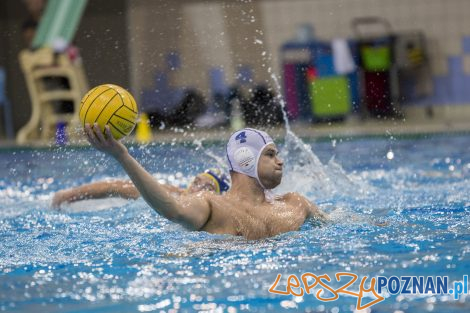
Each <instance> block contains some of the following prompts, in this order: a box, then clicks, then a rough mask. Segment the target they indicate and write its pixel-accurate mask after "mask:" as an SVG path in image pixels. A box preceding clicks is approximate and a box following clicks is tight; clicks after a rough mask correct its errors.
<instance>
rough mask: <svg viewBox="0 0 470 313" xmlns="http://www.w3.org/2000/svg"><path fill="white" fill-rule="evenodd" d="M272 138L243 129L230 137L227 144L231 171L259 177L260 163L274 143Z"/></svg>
mask: <svg viewBox="0 0 470 313" xmlns="http://www.w3.org/2000/svg"><path fill="white" fill-rule="evenodd" d="M273 142H274V141H273V140H272V139H271V137H270V136H269V135H268V134H267V133H265V132H264V131H261V130H257V129H253V128H243V129H240V130H238V131H236V132H234V133H233V134H232V136H230V139H229V140H228V143H227V159H228V164H229V168H230V170H231V171H234V172H238V173H242V174H245V175H248V176H250V177H253V178H256V180H257V181H258V182H259V184H260V185H261V186H262V187H263V188H264V186H263V184H262V183H261V181H260V180H259V177H258V161H259V157H260V156H261V152H262V151H263V149H264V148H265V147H266V146H267V145H269V144H271V143H273Z"/></svg>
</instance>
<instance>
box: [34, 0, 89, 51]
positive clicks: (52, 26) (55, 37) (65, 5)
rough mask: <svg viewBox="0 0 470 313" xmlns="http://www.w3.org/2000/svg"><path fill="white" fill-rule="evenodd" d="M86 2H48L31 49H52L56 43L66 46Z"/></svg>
mask: <svg viewBox="0 0 470 313" xmlns="http://www.w3.org/2000/svg"><path fill="white" fill-rule="evenodd" d="M86 4H87V0H49V1H47V6H46V9H45V11H44V14H43V16H42V17H41V20H40V21H39V28H38V30H37V32H36V35H35V36H34V39H33V44H32V48H41V47H53V45H54V44H55V43H56V42H57V41H61V42H62V43H64V44H66V45H68V44H70V43H71V42H72V40H73V37H74V36H75V33H76V32H77V28H78V24H79V23H80V19H81V18H82V15H83V11H84V10H85V7H86Z"/></svg>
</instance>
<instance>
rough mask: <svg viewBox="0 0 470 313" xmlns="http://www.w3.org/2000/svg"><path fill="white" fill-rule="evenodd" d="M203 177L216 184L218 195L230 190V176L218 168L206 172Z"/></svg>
mask: <svg viewBox="0 0 470 313" xmlns="http://www.w3.org/2000/svg"><path fill="white" fill-rule="evenodd" d="M202 175H204V176H207V177H209V178H210V179H211V180H212V181H213V182H214V185H215V188H216V192H217V193H219V194H221V193H223V192H226V191H227V190H229V188H230V180H229V178H228V176H227V175H225V173H223V172H222V171H221V170H219V169H218V168H210V169H208V170H205V171H204V173H202Z"/></svg>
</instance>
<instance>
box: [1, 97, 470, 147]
mask: <svg viewBox="0 0 470 313" xmlns="http://www.w3.org/2000/svg"><path fill="white" fill-rule="evenodd" d="M291 129H292V131H293V132H294V133H295V134H297V135H298V136H299V137H304V138H314V139H322V138H354V137H364V136H407V135H426V134H440V133H468V134H470V106H468V105H462V106H448V107H442V108H437V109H436V108H433V110H432V112H431V111H429V110H428V109H426V108H423V107H411V108H408V109H407V110H406V111H405V118H397V119H390V118H389V119H386V120H383V119H373V118H367V119H361V118H360V117H358V116H351V117H349V118H348V119H347V120H345V121H343V122H335V123H305V122H304V123H302V122H296V123H291ZM266 130H268V132H269V133H270V134H271V135H272V136H273V137H274V138H282V137H283V136H284V134H285V127H283V126H278V127H272V128H268V129H266ZM231 132H232V130H231V129H230V128H221V127H218V128H215V129H194V128H192V129H168V130H154V131H153V139H152V141H153V142H161V143H171V142H175V143H182V142H194V141H195V140H203V141H220V140H226V139H227V138H228V137H229V136H230V134H231ZM79 139H80V140H71V141H70V142H71V144H72V145H74V146H81V145H87V144H88V143H87V142H86V141H85V140H84V138H79ZM125 142H126V143H130V144H135V143H137V142H136V140H135V137H134V136H129V137H128V138H125ZM53 145H54V142H53V141H39V140H37V141H34V142H30V143H29V144H27V145H23V146H26V147H51V146H53ZM14 147H20V146H19V145H17V144H16V142H15V141H13V140H0V148H14Z"/></svg>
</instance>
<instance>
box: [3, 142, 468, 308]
mask: <svg viewBox="0 0 470 313" xmlns="http://www.w3.org/2000/svg"><path fill="white" fill-rule="evenodd" d="M306 144H307V147H305V146H304V147H301V148H299V149H295V147H294V146H293V144H292V142H289V141H287V142H286V143H284V145H283V144H281V145H280V147H281V150H282V148H283V146H285V145H287V146H289V153H287V154H286V153H285V152H284V157H285V158H287V160H286V161H287V164H286V166H287V169H286V172H287V173H286V175H287V176H286V177H285V179H284V181H283V184H282V186H281V187H280V191H283V190H297V191H300V192H302V193H304V194H306V196H307V197H308V198H309V199H311V200H314V201H316V203H318V204H319V205H320V207H322V208H323V209H324V210H325V211H327V212H329V213H331V214H332V216H333V220H334V222H333V223H331V224H328V225H326V226H323V227H318V226H317V225H313V224H311V223H306V224H305V225H304V226H303V227H302V229H301V230H299V231H296V232H291V233H287V234H282V235H279V236H276V237H274V238H268V239H265V240H259V241H246V240H244V239H242V238H237V237H231V236H219V235H211V234H207V233H199V232H188V231H185V230H183V229H182V228H181V227H179V226H177V225H175V224H172V223H170V222H168V221H166V220H165V219H163V218H161V217H159V216H158V215H157V214H156V213H154V212H153V211H152V210H151V209H150V208H149V207H148V206H147V205H146V204H145V203H144V201H143V200H141V199H140V200H137V201H130V202H127V201H119V200H111V199H109V200H104V201H91V202H87V201H85V202H81V203H78V204H75V205H74V206H70V207H66V208H64V209H63V210H62V211H56V210H53V209H51V208H49V202H50V198H51V195H52V194H53V192H54V191H57V190H59V189H61V188H67V187H71V186H75V185H79V184H81V183H86V182H91V181H96V180H100V179H103V178H107V177H116V176H118V177H124V172H123V171H122V169H121V168H120V167H119V166H118V165H117V163H116V162H115V161H113V160H111V159H110V158H108V157H105V156H104V155H102V154H100V153H98V152H96V151H94V150H92V149H86V148H63V149H25V150H1V151H0V160H1V169H0V177H1V178H0V310H1V311H15V312H33V311H35V312H39V311H41V312H79V311H83V310H88V311H90V312H148V311H155V312H160V311H165V312H177V311H181V312H194V311H216V312H240V311H242V312H243V311H246V312H248V311H250V312H284V311H285V312H348V311H354V310H355V308H356V300H357V299H356V298H354V297H352V296H346V295H340V297H339V299H337V300H336V301H332V302H321V301H319V300H317V299H316V298H315V297H314V295H311V294H310V295H304V296H303V297H294V296H292V295H288V296H287V295H277V294H272V293H270V292H268V289H269V288H270V287H271V286H272V285H273V283H274V281H275V279H276V277H277V275H278V274H282V275H283V276H282V277H283V278H282V279H281V283H280V284H279V285H278V287H277V289H279V290H282V289H284V290H285V288H286V287H285V281H286V277H287V276H286V275H289V274H295V275H297V276H298V277H300V276H301V275H302V274H303V273H306V272H311V273H314V274H318V275H321V274H328V275H329V276H330V277H334V275H335V273H337V272H349V273H355V274H357V275H359V277H363V276H369V277H370V276H380V275H382V276H393V275H395V276H398V277H400V276H406V275H410V276H448V277H449V282H454V281H461V280H462V277H463V275H468V273H469V272H470V270H469V269H470V262H469V261H470V231H469V229H470V217H469V213H470V200H469V197H468V195H469V194H470V182H469V178H470V136H469V135H468V134H463V135H458V134H457V135H439V136H432V137H425V136H422V137H414V138H401V139H396V138H393V137H369V138H361V139H354V140H353V139H334V140H319V141H306ZM310 147H311V148H313V151H315V153H316V155H317V156H318V157H319V159H320V160H321V161H322V163H323V164H326V165H325V166H323V167H322V168H319V167H321V166H319V165H318V164H316V163H315V162H316V160H314V159H312V160H311V162H310V161H308V160H307V159H308V158H309V157H311V156H308V155H304V154H305V153H307V154H308V152H306V151H304V150H305V148H310ZM131 150H132V151H131V153H132V154H133V155H134V156H136V158H137V159H138V160H139V161H141V162H142V163H143V165H144V166H145V167H146V168H147V169H148V170H149V171H151V172H158V173H160V175H159V178H161V179H166V180H167V181H170V182H173V183H180V184H183V183H185V182H186V181H188V180H189V179H190V177H191V175H193V174H196V173H197V172H198V171H200V170H203V169H204V168H205V167H210V166H213V165H214V161H213V160H212V159H210V158H209V157H208V156H207V154H206V153H204V151H206V152H211V153H213V154H215V155H218V156H222V155H223V150H224V148H223V146H222V145H221V144H220V145H218V144H215V145H207V146H206V147H205V148H204V149H199V150H198V151H197V152H195V151H194V146H192V145H188V146H184V145H155V146H149V147H145V148H139V147H132V148H131ZM301 150H302V151H301ZM284 151H286V149H284ZM333 156H334V160H333V161H330V159H331V158H332V157H333ZM306 160H307V161H306ZM312 162H313V163H312ZM188 164H191V166H190V167H188ZM338 165H340V166H341V167H339V166H338ZM175 173H176V174H175ZM172 174H175V175H172ZM377 222H379V223H388V226H377V225H376V223H377ZM282 281H283V282H284V283H282ZM368 283H369V281H368V282H367V284H368ZM337 286H339V285H337ZM351 290H357V286H355V287H354V286H352V287H351ZM384 295H385V297H386V298H385V300H384V301H383V302H381V303H378V304H376V305H374V306H372V307H370V308H369V309H368V310H370V311H372V312H422V311H434V312H443V311H445V312H468V311H469V310H470V304H469V301H466V300H467V299H466V297H465V295H461V296H460V298H459V300H454V299H453V298H452V297H451V296H450V295H390V294H388V295H387V294H386V293H385V294H384ZM327 296H329V295H327V294H326V295H325V297H327ZM371 300H373V299H372V298H365V300H364V301H366V302H368V301H371Z"/></svg>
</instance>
